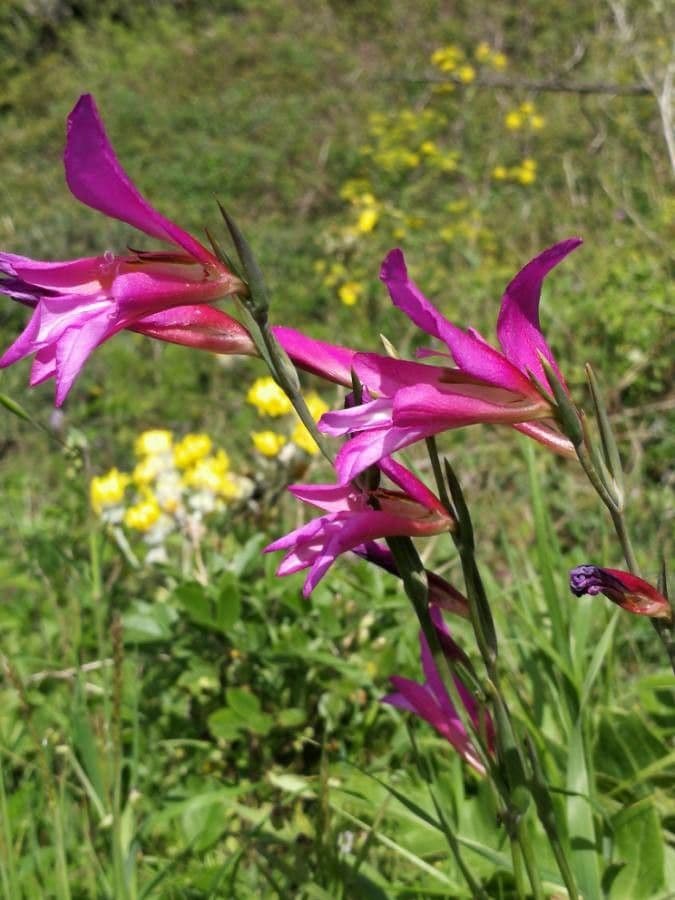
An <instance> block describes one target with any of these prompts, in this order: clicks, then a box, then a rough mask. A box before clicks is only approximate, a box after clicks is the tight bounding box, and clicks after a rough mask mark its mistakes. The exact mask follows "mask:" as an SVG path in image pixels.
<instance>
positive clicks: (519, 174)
mask: <svg viewBox="0 0 675 900" xmlns="http://www.w3.org/2000/svg"><path fill="white" fill-rule="evenodd" d="M516 178H517V179H518V181H519V182H520V183H521V184H532V182H533V181H535V180H536V178H537V174H536V172H535V171H534V169H526V168H525V167H524V166H523V167H521V168H520V169H517V170H516Z"/></svg>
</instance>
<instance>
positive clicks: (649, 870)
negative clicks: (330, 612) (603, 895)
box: [610, 797, 665, 900]
mask: <svg viewBox="0 0 675 900" xmlns="http://www.w3.org/2000/svg"><path fill="white" fill-rule="evenodd" d="M612 824H613V826H614V846H615V851H616V852H615V858H616V857H618V860H619V861H623V862H624V863H625V865H624V866H623V868H622V869H621V870H620V871H619V873H618V875H617V876H616V878H615V879H614V882H613V884H612V886H611V890H610V897H611V900H643V898H644V900H649V898H651V897H656V896H657V894H658V892H659V891H660V890H661V889H662V888H663V887H665V871H664V862H665V855H664V840H663V831H662V828H661V823H660V821H659V816H658V813H657V812H656V808H655V807H654V804H653V803H652V801H651V799H650V798H649V797H646V798H645V799H644V800H640V801H639V802H638V803H635V804H633V806H629V807H628V808H627V809H622V810H621V812H619V813H617V815H616V816H614V818H613V819H612Z"/></svg>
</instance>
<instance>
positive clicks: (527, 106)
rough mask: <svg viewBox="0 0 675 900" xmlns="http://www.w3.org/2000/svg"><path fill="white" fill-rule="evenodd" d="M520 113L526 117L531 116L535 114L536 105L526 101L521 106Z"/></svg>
mask: <svg viewBox="0 0 675 900" xmlns="http://www.w3.org/2000/svg"><path fill="white" fill-rule="evenodd" d="M520 111H521V113H522V114H523V115H524V116H531V115H532V114H533V112H534V103H531V102H530V101H529V100H526V101H525V102H524V103H521V104H520Z"/></svg>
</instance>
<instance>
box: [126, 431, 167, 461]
mask: <svg viewBox="0 0 675 900" xmlns="http://www.w3.org/2000/svg"><path fill="white" fill-rule="evenodd" d="M172 443H173V435H172V434H171V432H170V431H166V430H165V429H161V428H154V429H151V430H150V431H144V432H142V434H139V435H138V437H137V438H136V441H135V443H134V453H135V454H136V456H145V455H149V454H152V453H168V452H169V451H170V450H171V444H172Z"/></svg>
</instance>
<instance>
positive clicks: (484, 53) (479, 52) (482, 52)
mask: <svg viewBox="0 0 675 900" xmlns="http://www.w3.org/2000/svg"><path fill="white" fill-rule="evenodd" d="M491 54H492V51H491V50H490V45H489V44H488V43H487V41H481V42H480V44H479V45H478V46H477V47H476V49H475V50H474V53H473V55H474V56H475V57H476V59H477V60H478V62H487V61H488V60H489V59H490V56H491Z"/></svg>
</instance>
